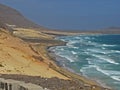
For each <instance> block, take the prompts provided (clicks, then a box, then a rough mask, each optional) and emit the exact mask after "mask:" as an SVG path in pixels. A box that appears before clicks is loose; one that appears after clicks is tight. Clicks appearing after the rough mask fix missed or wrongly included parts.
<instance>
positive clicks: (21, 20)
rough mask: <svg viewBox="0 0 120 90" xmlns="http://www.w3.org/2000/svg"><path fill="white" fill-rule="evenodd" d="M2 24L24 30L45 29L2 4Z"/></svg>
mask: <svg viewBox="0 0 120 90" xmlns="http://www.w3.org/2000/svg"><path fill="white" fill-rule="evenodd" d="M0 22H1V23H4V24H8V25H16V26H17V27H24V28H43V27H41V26H40V25H37V24H35V23H33V22H32V21H30V20H28V19H26V17H24V16H23V15H22V14H20V13H19V12H18V11H17V10H15V9H13V8H10V7H8V6H5V5H3V4H0Z"/></svg>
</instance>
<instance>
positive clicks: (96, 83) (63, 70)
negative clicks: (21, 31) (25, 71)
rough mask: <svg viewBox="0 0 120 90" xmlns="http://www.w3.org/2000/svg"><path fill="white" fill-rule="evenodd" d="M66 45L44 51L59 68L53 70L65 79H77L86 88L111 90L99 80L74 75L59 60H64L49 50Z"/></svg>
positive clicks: (52, 46)
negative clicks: (65, 77) (86, 86)
mask: <svg viewBox="0 0 120 90" xmlns="http://www.w3.org/2000/svg"><path fill="white" fill-rule="evenodd" d="M64 36H65V35H64ZM68 36H69V35H68ZM56 37H58V36H56ZM54 39H55V38H54ZM60 41H61V40H60ZM66 44H67V42H65V44H58V45H51V46H48V47H47V49H46V51H47V55H48V57H49V58H50V59H51V60H52V61H53V62H54V63H55V64H56V65H57V66H58V67H59V68H60V69H59V70H56V69H55V70H56V71H58V72H60V73H61V74H63V75H65V76H67V77H70V78H72V79H78V80H80V81H82V82H83V83H84V84H86V85H88V86H92V87H93V88H94V89H93V90H103V89H104V90H111V87H108V86H106V85H105V84H102V83H101V82H100V81H99V80H93V79H90V78H89V77H86V76H84V75H82V73H81V74H80V73H76V72H75V71H73V70H72V69H70V68H68V67H66V66H64V65H62V63H61V61H60V60H63V59H64V60H66V58H63V57H60V56H58V55H56V54H55V52H54V51H52V50H51V48H52V49H53V48H55V46H66ZM64 60H63V61H64ZM52 68H53V69H54V67H52Z"/></svg>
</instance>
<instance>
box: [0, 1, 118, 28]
mask: <svg viewBox="0 0 120 90" xmlns="http://www.w3.org/2000/svg"><path fill="white" fill-rule="evenodd" d="M0 3H2V4H5V5H8V6H10V7H13V8H15V9H17V10H18V11H20V12H21V13H22V14H23V15H24V16H25V17H27V18H29V19H30V20H32V21H34V22H35V23H37V24H39V25H41V26H44V27H47V28H50V29H62V30H98V29H104V28H108V27H120V0H0Z"/></svg>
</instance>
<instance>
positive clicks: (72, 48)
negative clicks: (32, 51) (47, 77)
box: [52, 35, 120, 90]
mask: <svg viewBox="0 0 120 90" xmlns="http://www.w3.org/2000/svg"><path fill="white" fill-rule="evenodd" d="M56 39H60V40H62V41H65V42H67V45H66V46H56V47H52V51H54V52H55V54H56V55H58V56H60V57H63V58H65V59H63V60H59V62H60V63H61V64H62V65H63V66H64V67H68V68H70V69H72V70H73V71H74V72H76V73H80V74H82V75H84V76H86V77H88V78H90V79H93V80H97V81H99V82H100V83H101V84H103V85H107V86H110V87H111V88H113V89H114V90H120V35H78V36H62V37H58V38H56Z"/></svg>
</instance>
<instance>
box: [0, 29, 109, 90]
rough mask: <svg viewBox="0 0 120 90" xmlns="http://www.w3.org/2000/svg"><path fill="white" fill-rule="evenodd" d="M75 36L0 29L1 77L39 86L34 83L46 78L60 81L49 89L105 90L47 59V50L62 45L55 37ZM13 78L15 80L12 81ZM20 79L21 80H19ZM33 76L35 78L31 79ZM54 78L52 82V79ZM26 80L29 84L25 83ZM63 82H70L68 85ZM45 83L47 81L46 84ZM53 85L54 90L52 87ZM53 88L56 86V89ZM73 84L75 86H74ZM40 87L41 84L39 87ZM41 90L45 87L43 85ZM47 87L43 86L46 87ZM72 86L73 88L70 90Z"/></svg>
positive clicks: (50, 58) (48, 56)
mask: <svg viewBox="0 0 120 90" xmlns="http://www.w3.org/2000/svg"><path fill="white" fill-rule="evenodd" d="M75 34H76V33H67V32H66V33H64V34H63V32H54V31H51V32H49V34H48V33H46V31H44V32H40V31H37V30H33V29H25V28H14V31H13V34H10V33H9V32H8V31H6V30H4V29H2V28H1V29H0V74H1V77H4V78H12V79H17V80H23V81H26V82H32V83H35V84H39V85H42V84H40V81H39V82H36V81H35V80H37V79H38V80H41V78H43V80H45V79H46V78H47V79H49V80H50V81H51V82H52V80H53V82H54V81H56V80H57V81H56V82H60V83H61V85H62V86H63V88H64V89H63V88H61V87H60V86H58V84H60V83H56V84H52V85H51V84H50V83H48V88H50V87H51V88H50V89H51V90H108V89H106V88H103V87H102V86H100V85H99V84H98V83H96V82H95V81H91V80H88V79H86V78H84V77H83V76H80V75H77V74H74V73H72V72H70V71H68V70H66V69H64V68H62V67H59V66H58V65H57V64H56V63H55V58H53V57H50V55H49V54H48V53H50V52H48V50H47V49H48V47H51V46H56V45H65V43H64V42H62V41H59V40H54V38H55V37H56V36H57V35H75ZM15 77H17V78H15ZM21 77H22V78H23V79H21ZM35 77H37V78H36V79H34V78H35ZM55 77H56V78H57V79H56V78H55ZM24 78H30V80H31V81H28V79H24ZM65 82H68V83H71V84H68V86H69V88H71V89H68V86H67V85H66V84H65ZM46 83H47V82H46ZM54 85H55V88H53V87H54ZM56 85H57V86H56ZM76 85H77V86H76ZM43 86H44V85H43ZM78 86H80V87H78ZM44 87H45V86H44ZM46 87H47V86H46ZM72 87H73V88H72Z"/></svg>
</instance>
